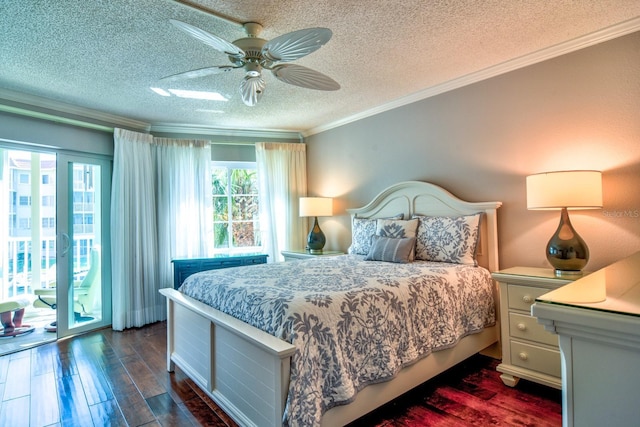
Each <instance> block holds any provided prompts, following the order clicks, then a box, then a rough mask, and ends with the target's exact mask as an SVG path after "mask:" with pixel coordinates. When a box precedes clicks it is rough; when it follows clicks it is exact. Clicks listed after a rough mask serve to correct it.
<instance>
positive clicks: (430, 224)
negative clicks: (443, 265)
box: [414, 213, 482, 266]
mask: <svg viewBox="0 0 640 427" xmlns="http://www.w3.org/2000/svg"><path fill="white" fill-rule="evenodd" d="M481 215H482V214H481V213H478V214H475V215H465V216H457V217H443V216H414V218H418V219H419V220H420V224H419V225H418V232H417V234H416V259H419V260H424V261H438V262H451V263H455V264H466V265H474V266H475V265H478V263H477V261H476V251H477V248H478V236H479V227H480V217H481Z"/></svg>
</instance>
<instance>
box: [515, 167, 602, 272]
mask: <svg viewBox="0 0 640 427" xmlns="http://www.w3.org/2000/svg"><path fill="white" fill-rule="evenodd" d="M600 208H602V173H601V172H599V171H584V170H578V171H559V172H546V173H539V174H535V175H530V176H528V177H527V209H530V210H554V209H555V210H558V209H559V210H560V224H559V225H558V229H557V230H556V232H555V233H554V234H553V236H551V239H550V240H549V243H547V249H546V250H547V254H546V255H547V260H548V261H549V263H550V264H551V265H552V266H553V268H554V269H555V272H556V275H557V276H568V275H580V274H582V269H583V268H584V266H585V265H586V264H587V262H588V261H589V248H588V247H587V244H586V243H585V241H584V240H583V239H582V237H580V236H579V235H578V233H577V232H576V230H574V228H573V226H572V225H571V221H570V220H569V212H568V209H600Z"/></svg>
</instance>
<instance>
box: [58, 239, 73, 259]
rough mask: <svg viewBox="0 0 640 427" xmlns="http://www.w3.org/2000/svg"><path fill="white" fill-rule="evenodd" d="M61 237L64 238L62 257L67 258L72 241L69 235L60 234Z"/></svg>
mask: <svg viewBox="0 0 640 427" xmlns="http://www.w3.org/2000/svg"><path fill="white" fill-rule="evenodd" d="M60 237H61V238H62V253H61V254H60V256H61V257H65V256H66V255H67V252H69V248H70V247H71V244H70V242H71V239H70V238H69V235H68V234H67V233H60Z"/></svg>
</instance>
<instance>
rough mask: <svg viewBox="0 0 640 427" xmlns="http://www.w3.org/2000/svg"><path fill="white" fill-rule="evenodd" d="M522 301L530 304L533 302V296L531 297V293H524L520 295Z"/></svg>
mask: <svg viewBox="0 0 640 427" xmlns="http://www.w3.org/2000/svg"><path fill="white" fill-rule="evenodd" d="M522 301H524V302H526V303H527V304H531V303H532V302H533V298H531V295H525V296H523V297H522Z"/></svg>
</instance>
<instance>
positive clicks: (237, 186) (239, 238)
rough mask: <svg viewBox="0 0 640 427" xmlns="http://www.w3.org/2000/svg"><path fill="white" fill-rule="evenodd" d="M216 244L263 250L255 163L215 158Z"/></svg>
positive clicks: (221, 248) (223, 249) (220, 247)
mask: <svg viewBox="0 0 640 427" xmlns="http://www.w3.org/2000/svg"><path fill="white" fill-rule="evenodd" d="M212 198H213V229H214V248H215V250H216V252H227V251H230V250H242V251H259V250H260V248H261V246H262V241H261V238H260V217H259V205H258V175H257V172H256V168H255V163H230V162H213V164H212Z"/></svg>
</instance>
